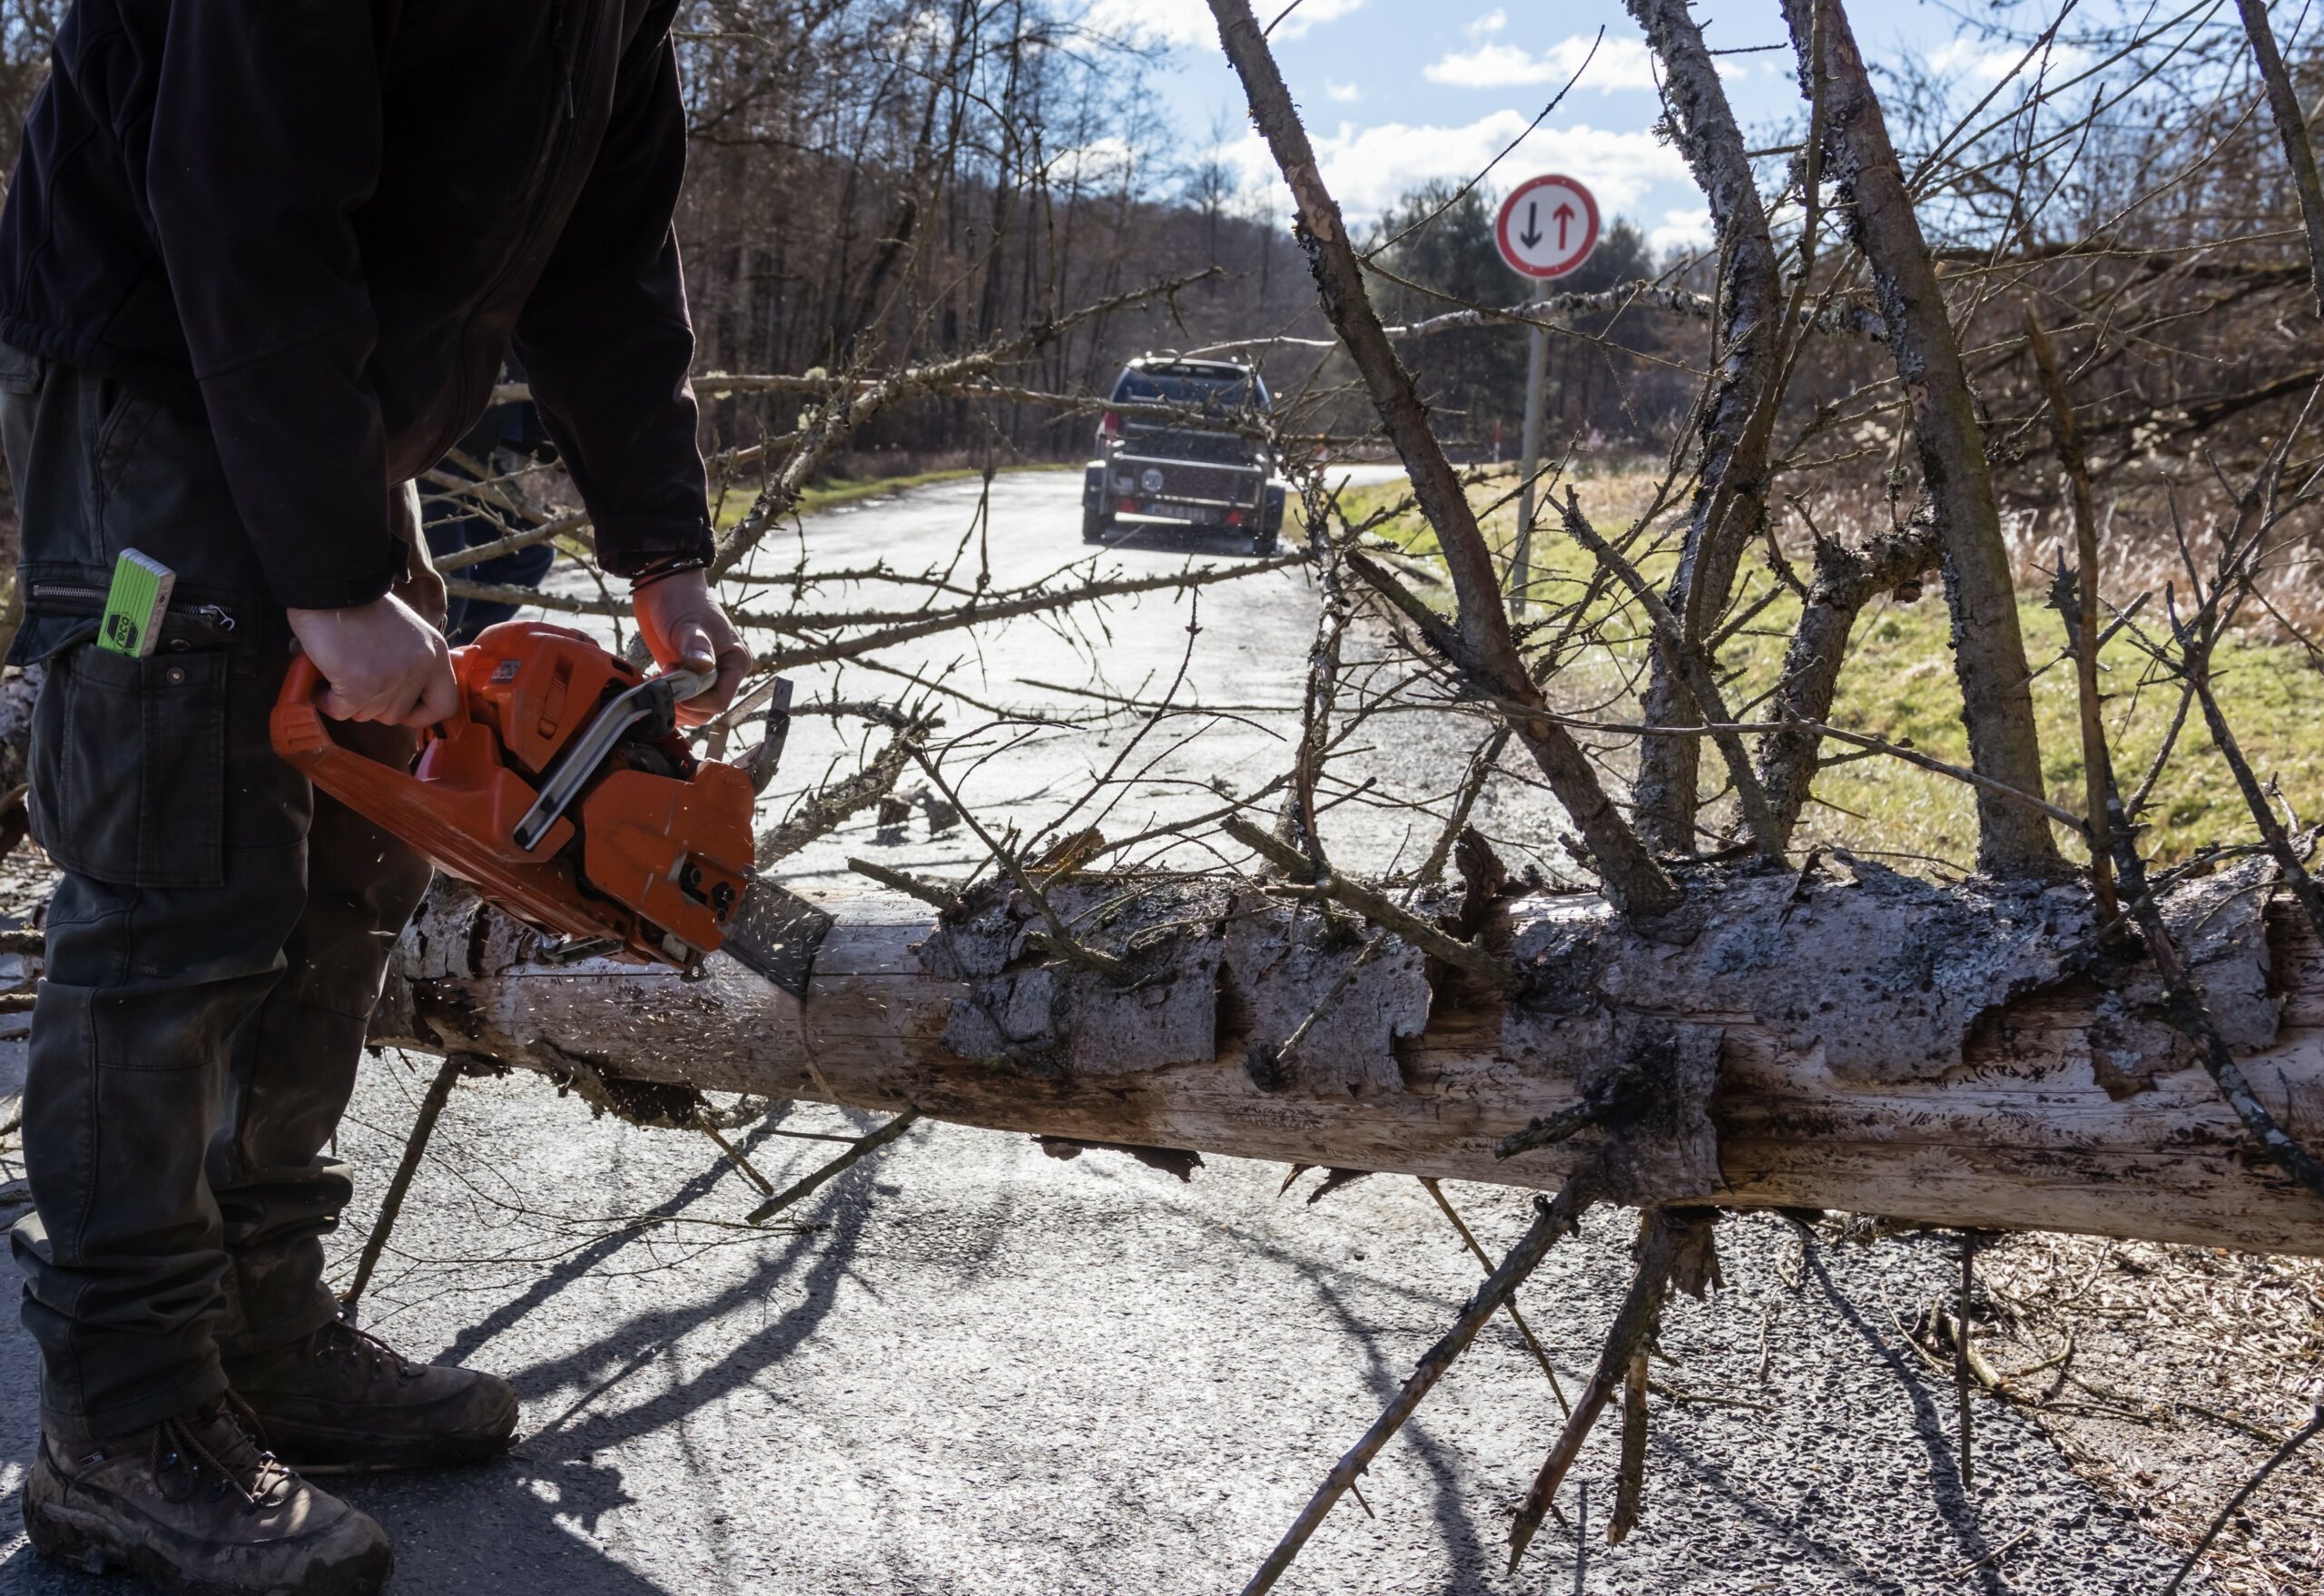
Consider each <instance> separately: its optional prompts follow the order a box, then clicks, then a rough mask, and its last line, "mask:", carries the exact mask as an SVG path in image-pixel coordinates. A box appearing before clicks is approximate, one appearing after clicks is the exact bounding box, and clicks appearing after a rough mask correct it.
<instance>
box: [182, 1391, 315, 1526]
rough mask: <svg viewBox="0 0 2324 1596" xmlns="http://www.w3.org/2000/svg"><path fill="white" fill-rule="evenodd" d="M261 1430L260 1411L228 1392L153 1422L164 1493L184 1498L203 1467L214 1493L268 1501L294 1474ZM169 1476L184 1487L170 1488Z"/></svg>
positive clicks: (253, 1503)
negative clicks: (210, 1400)
mask: <svg viewBox="0 0 2324 1596" xmlns="http://www.w3.org/2000/svg"><path fill="white" fill-rule="evenodd" d="M265 1434H266V1432H265V1429H264V1427H263V1426H261V1424H260V1423H259V1417H258V1414H255V1413H253V1412H252V1411H251V1407H250V1405H249V1404H247V1403H245V1402H243V1401H242V1400H241V1398H240V1397H238V1396H235V1395H234V1394H232V1393H231V1392H229V1393H228V1394H226V1395H224V1396H223V1397H222V1398H220V1399H219V1400H218V1401H217V1402H215V1403H212V1404H209V1405H207V1406H204V1407H199V1408H195V1409H194V1410H192V1412H191V1413H184V1414H178V1415H176V1416H175V1417H173V1418H168V1419H163V1420H162V1422H161V1423H160V1424H156V1425H154V1426H153V1474H154V1477H155V1478H156V1479H157V1480H159V1481H160V1482H161V1483H162V1494H163V1495H164V1496H165V1497H167V1498H169V1500H171V1501H172V1502H183V1501H185V1500H186V1499H187V1498H188V1497H190V1496H192V1494H193V1493H194V1491H195V1489H196V1488H197V1487H198V1486H199V1485H200V1484H201V1483H202V1475H203V1474H204V1473H208V1475H209V1476H210V1494H211V1496H212V1499H222V1498H223V1497H224V1496H225V1495H226V1494H227V1493H229V1492H231V1493H234V1494H235V1495H237V1496H240V1497H241V1499H242V1503H243V1505H244V1506H246V1507H252V1508H255V1507H260V1506H263V1505H265V1504H267V1503H270V1502H272V1501H273V1500H274V1499H275V1496H276V1494H277V1493H278V1492H279V1491H280V1490H281V1487H282V1486H283V1485H284V1484H286V1483H289V1482H291V1481H293V1480H296V1479H297V1478H298V1476H297V1475H296V1474H295V1473H292V1472H291V1470H290V1469H289V1468H288V1467H286V1466H285V1465H284V1464H283V1463H282V1462H281V1460H280V1459H278V1458H277V1457H276V1456H275V1455H274V1453H271V1452H270V1451H268V1450H267V1449H266V1446H265ZM173 1476H177V1477H182V1479H183V1481H184V1484H183V1487H182V1489H180V1490H176V1491H172V1489H171V1482H172V1477H173Z"/></svg>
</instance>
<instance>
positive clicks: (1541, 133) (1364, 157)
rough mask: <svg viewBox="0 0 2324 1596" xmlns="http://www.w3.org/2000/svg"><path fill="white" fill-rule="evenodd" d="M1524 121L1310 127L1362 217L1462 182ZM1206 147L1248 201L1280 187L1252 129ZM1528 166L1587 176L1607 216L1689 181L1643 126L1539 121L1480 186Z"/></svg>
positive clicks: (1340, 192)
mask: <svg viewBox="0 0 2324 1596" xmlns="http://www.w3.org/2000/svg"><path fill="white" fill-rule="evenodd" d="M1531 120H1532V118H1531V116H1529V115H1527V114H1526V113H1523V112H1521V111H1496V112H1493V113H1492V114H1490V115H1488V116H1483V117H1480V118H1479V119H1478V120H1476V121H1475V122H1472V123H1465V124H1463V125H1462V126H1458V127H1436V126H1419V127H1415V126H1412V125H1410V124H1408V123H1394V122H1392V123H1378V124H1376V125H1374V126H1371V127H1361V126H1358V125H1356V124H1355V123H1341V124H1340V126H1339V129H1338V131H1337V132H1335V133H1330V134H1324V133H1320V131H1318V130H1315V129H1311V130H1310V133H1312V134H1313V135H1314V136H1315V151H1316V153H1317V155H1318V156H1319V157H1320V158H1321V159H1322V162H1323V167H1324V182H1325V183H1326V184H1327V185H1328V186H1329V187H1330V189H1331V191H1332V193H1333V194H1334V197H1336V198H1337V199H1338V201H1339V202H1340V209H1341V210H1342V211H1343V212H1345V213H1346V214H1347V215H1348V216H1349V217H1350V218H1351V219H1353V220H1354V221H1355V222H1357V223H1359V224H1361V223H1362V222H1365V221H1368V220H1370V219H1371V218H1374V217H1376V216H1378V215H1379V214H1380V213H1381V212H1384V211H1385V210H1387V208H1388V207H1389V206H1391V205H1393V204H1394V203H1395V202H1397V201H1398V200H1400V199H1402V198H1403V196H1404V195H1405V194H1406V193H1408V192H1411V191H1412V190H1413V189H1415V188H1418V187H1419V186H1420V185H1421V184H1422V183H1423V182H1428V181H1430V180H1431V179H1433V178H1451V179H1453V180H1454V181H1456V182H1459V181H1466V180H1467V179H1469V178H1472V177H1474V176H1475V175H1476V174H1477V173H1478V172H1481V171H1482V170H1483V169H1484V166H1485V164H1486V163H1488V162H1490V161H1492V159H1493V157H1494V156H1496V155H1498V154H1500V153H1501V152H1502V147H1503V146H1505V145H1507V144H1508V143H1509V142H1510V141H1511V140H1512V139H1515V138H1516V137H1517V136H1518V135H1519V134H1520V133H1524V132H1525V124H1526V123H1529V122H1531ZM1211 153H1213V154H1215V155H1216V157H1217V158H1218V159H1219V160H1221V161H1223V162H1224V163H1226V165H1227V166H1228V168H1229V169H1230V170H1232V171H1234V172H1236V173H1237V174H1238V176H1239V179H1240V184H1241V187H1242V188H1243V190H1244V192H1245V195H1246V200H1251V201H1256V202H1258V203H1259V204H1265V203H1267V202H1275V201H1278V198H1279V197H1281V196H1282V195H1283V190H1282V180H1281V178H1280V177H1279V176H1278V175H1277V174H1276V172H1275V163H1274V160H1273V159H1272V158H1271V157H1270V156H1269V155H1268V153H1267V148H1266V145H1265V143H1263V142H1261V140H1260V138H1259V136H1258V135H1257V134H1256V133H1246V134H1244V135H1243V136H1242V137H1241V138H1239V139H1237V140H1236V141H1234V142H1232V143H1226V144H1223V145H1221V146H1219V148H1218V149H1216V151H1214V152H1211ZM1534 172H1565V173H1567V174H1568V175H1570V176H1572V177H1576V178H1579V179H1581V181H1582V182H1586V183H1588V184H1589V185H1590V191H1591V192H1593V193H1595V194H1596V195H1597V197H1598V208H1599V210H1600V212H1601V213H1602V214H1604V215H1605V216H1607V217H1609V218H1611V217H1612V216H1613V215H1614V214H1615V213H1616V212H1630V213H1635V212H1636V211H1637V209H1638V205H1639V202H1640V201H1641V200H1642V199H1644V198H1645V196H1646V192H1647V191H1648V190H1649V188H1651V187H1653V186H1654V185H1655V184H1657V183H1663V182H1677V183H1688V182H1691V180H1690V178H1689V175H1688V172H1687V163H1686V161H1685V159H1684V158H1683V157H1682V156H1680V155H1679V153H1678V152H1677V151H1676V150H1674V149H1672V148H1671V147H1670V146H1669V145H1668V144H1664V143H1660V142H1659V141H1658V140H1657V139H1656V138H1655V136H1654V135H1653V133H1649V132H1648V131H1646V130H1644V129H1639V130H1636V131H1631V132H1616V131H1614V130H1612V129H1609V128H1598V127H1591V126H1590V125H1589V124H1588V123H1576V124H1574V125H1572V126H1570V127H1554V128H1553V127H1539V128H1535V129H1534V130H1533V131H1532V132H1531V133H1526V135H1525V137H1524V139H1523V141H1522V142H1521V143H1519V144H1518V145H1517V147H1516V148H1515V149H1514V150H1512V152H1511V153H1510V155H1509V158H1508V159H1507V160H1505V161H1503V162H1502V163H1501V164H1500V165H1499V166H1497V167H1495V168H1494V170H1493V173H1492V176H1490V177H1488V178H1487V179H1486V180H1485V186H1486V188H1487V190H1488V192H1490V193H1492V194H1494V195H1498V194H1499V193H1502V192H1506V191H1507V190H1509V189H1510V188H1512V187H1513V186H1515V184H1516V183H1518V182H1521V181H1522V180H1523V179H1524V178H1526V177H1529V176H1531V174H1532V173H1534ZM1667 220H1668V219H1667V218H1666V221H1667Z"/></svg>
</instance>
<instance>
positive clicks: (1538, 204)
mask: <svg viewBox="0 0 2324 1596" xmlns="http://www.w3.org/2000/svg"><path fill="white" fill-rule="evenodd" d="M1545 221H1546V222H1555V223H1556V226H1555V227H1554V228H1553V229H1550V230H1547V231H1545V230H1544V228H1543V222H1545ZM1493 243H1494V244H1495V245H1496V246H1497V247H1498V248H1499V249H1500V251H1501V258H1502V261H1506V262H1507V263H1508V266H1509V269H1510V270H1511V271H1517V272H1521V273H1523V274H1524V275H1525V276H1527V277H1533V278H1551V277H1563V276H1564V275H1565V274H1566V273H1567V272H1569V271H1573V270H1574V269H1575V268H1577V267H1579V266H1580V265H1581V263H1582V262H1583V261H1587V260H1589V259H1590V252H1591V251H1594V250H1595V249H1597V247H1598V202H1597V200H1596V198H1595V197H1593V196H1592V195H1591V193H1590V191H1589V190H1588V189H1587V188H1585V187H1583V186H1582V185H1581V183H1579V182H1575V181H1574V180H1573V179H1572V178H1570V177H1561V176H1557V175H1555V174H1551V175H1546V176H1541V177H1535V178H1529V179H1527V180H1526V181H1525V182H1521V183H1519V184H1518V185H1517V187H1516V188H1515V189H1514V190H1512V192H1511V193H1510V196H1509V198H1507V199H1506V200H1503V201H1502V205H1501V215H1500V216H1499V218H1498V219H1497V220H1496V221H1495V222H1494V223H1493Z"/></svg>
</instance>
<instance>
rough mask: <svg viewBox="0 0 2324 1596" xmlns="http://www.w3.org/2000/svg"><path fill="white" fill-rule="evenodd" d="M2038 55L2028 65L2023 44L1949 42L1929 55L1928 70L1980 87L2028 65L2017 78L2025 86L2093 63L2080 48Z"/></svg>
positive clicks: (2054, 49) (2065, 47)
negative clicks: (2042, 77) (2021, 63)
mask: <svg viewBox="0 0 2324 1596" xmlns="http://www.w3.org/2000/svg"><path fill="white" fill-rule="evenodd" d="M2044 59H2045V58H2044V57H2043V56H2042V55H2035V56H2034V57H2033V59H2032V60H2030V61H2027V60H2026V57H2025V46H2024V45H2023V44H1986V43H1984V42H1983V41H1981V40H1977V39H1964V38H1954V39H1947V40H1946V41H1945V43H1944V44H1940V45H1938V46H1937V47H1936V48H1935V50H1933V51H1931V52H1930V53H1929V57H1928V65H1929V70H1930V71H1931V72H1934V73H1935V74H1936V75H1937V76H1939V77H1965V78H1968V79H1970V80H1971V81H1973V82H1975V83H1981V84H1997V83H1999V82H2001V81H2002V79H2004V78H2005V77H2007V76H2009V75H2010V74H2012V73H2013V72H2016V71H2017V64H2018V63H2019V62H2021V61H2024V62H2025V70H2024V72H2023V73H2020V74H2018V75H2019V76H2020V77H2021V78H2023V79H2024V81H2025V82H2026V83H2029V84H2030V83H2032V82H2033V81H2034V79H2036V78H2037V77H2041V76H2045V75H2046V76H2049V77H2056V76H2057V75H2058V74H2061V73H2069V72H2076V71H2079V70H2081V68H2082V67H2083V65H2085V64H2087V63H2088V61H2089V59H2090V53H2089V52H2088V51H2086V50H2084V49H2083V48H2081V47H2080V46H2079V45H2074V44H2053V45H2052V46H2051V47H2050V50H2049V52H2048V54H2047V57H2046V68H2045V65H2044Z"/></svg>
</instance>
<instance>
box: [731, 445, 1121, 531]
mask: <svg viewBox="0 0 2324 1596" xmlns="http://www.w3.org/2000/svg"><path fill="white" fill-rule="evenodd" d="M1079 469H1081V465H1080V462H1078V461H1067V462H1063V463H1057V464H1049V463H1042V464H1037V465H1025V466H1006V467H1003V468H1001V469H1000V471H998V472H996V473H994V474H995V475H996V476H1001V477H1007V476H1011V475H1014V474H1016V473H1018V472H1020V471H1078V470H1079ZM981 475H983V473H982V472H981V471H980V470H979V469H978V468H976V467H974V466H948V467H945V468H942V469H940V470H933V471H913V472H910V473H908V474H906V475H903V476H901V477H864V478H833V479H832V480H829V481H824V482H811V483H809V484H808V485H807V487H806V488H805V489H804V490H803V492H801V494H800V495H799V504H798V513H799V514H801V515H803V516H812V515H813V514H814V513H815V512H816V511H817V510H827V509H831V508H832V507H834V506H837V505H843V504H856V503H860V502H861V501H862V500H864V499H867V498H887V497H889V496H890V495H891V494H898V493H902V492H904V491H906V490H907V489H909V488H929V487H933V486H934V485H935V484H937V483H939V482H966V481H972V480H974V479H975V478H978V477H980V476H981ZM757 497H758V495H757V493H756V491H755V490H754V489H753V488H748V487H747V486H742V487H736V488H730V489H729V490H728V491H727V493H726V495H725V497H724V498H723V499H721V500H720V501H718V502H717V503H715V504H714V506H713V507H712V517H711V518H712V520H713V521H714V522H715V523H716V525H717V527H718V529H719V530H720V531H722V532H724V531H725V530H727V529H728V528H730V527H733V526H734V524H735V523H736V522H737V521H740V520H741V519H742V518H743V516H745V515H746V514H748V513H749V511H750V507H751V504H752V501H753V499H755V498H757Z"/></svg>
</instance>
